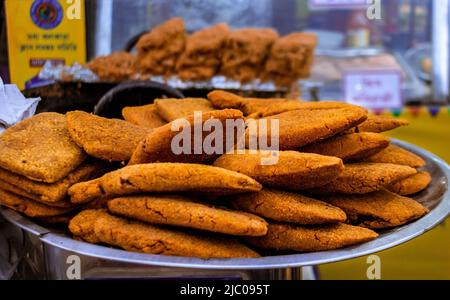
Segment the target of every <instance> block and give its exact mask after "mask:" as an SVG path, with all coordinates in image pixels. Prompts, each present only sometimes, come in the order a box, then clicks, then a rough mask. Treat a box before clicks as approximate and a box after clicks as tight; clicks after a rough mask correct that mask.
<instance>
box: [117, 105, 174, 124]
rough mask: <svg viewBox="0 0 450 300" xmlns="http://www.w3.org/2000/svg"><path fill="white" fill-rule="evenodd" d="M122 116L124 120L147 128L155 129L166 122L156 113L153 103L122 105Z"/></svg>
mask: <svg viewBox="0 0 450 300" xmlns="http://www.w3.org/2000/svg"><path fill="white" fill-rule="evenodd" d="M122 116H123V118H124V119H125V121H127V122H130V123H131V124H134V125H137V126H141V127H145V128H148V129H155V128H158V127H161V126H164V125H166V124H167V122H166V121H164V120H163V119H162V118H161V116H160V115H159V114H158V111H157V109H156V105H155V104H148V105H143V106H133V107H130V106H127V107H124V108H123V109H122Z"/></svg>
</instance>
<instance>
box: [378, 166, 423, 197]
mask: <svg viewBox="0 0 450 300" xmlns="http://www.w3.org/2000/svg"><path fill="white" fill-rule="evenodd" d="M431 181H432V178H431V175H430V173H428V172H419V173H417V174H415V175H412V176H410V177H407V178H405V179H402V180H400V181H397V182H395V183H393V184H391V185H388V186H387V187H386V189H388V190H389V191H391V192H394V193H396V194H399V195H402V196H409V195H414V194H417V193H419V192H421V191H423V190H425V189H426V188H427V187H428V186H429V185H430V183H431Z"/></svg>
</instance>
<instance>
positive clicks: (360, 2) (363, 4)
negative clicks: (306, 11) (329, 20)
mask: <svg viewBox="0 0 450 300" xmlns="http://www.w3.org/2000/svg"><path fill="white" fill-rule="evenodd" d="M308 4H309V8H310V9H358V8H367V7H368V5H369V4H368V3H367V0H309V1H308Z"/></svg>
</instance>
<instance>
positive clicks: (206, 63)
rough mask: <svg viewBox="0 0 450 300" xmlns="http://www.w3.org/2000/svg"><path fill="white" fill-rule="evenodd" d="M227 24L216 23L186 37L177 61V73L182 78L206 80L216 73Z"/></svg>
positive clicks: (227, 31)
mask: <svg viewBox="0 0 450 300" xmlns="http://www.w3.org/2000/svg"><path fill="white" fill-rule="evenodd" d="M229 31H230V29H229V27H228V25H227V24H223V23H222V24H218V25H215V26H213V27H209V28H206V29H203V30H200V31H197V32H195V33H193V34H192V35H191V36H189V37H188V38H187V41H186V49H185V50H184V52H183V54H181V56H180V58H179V59H178V62H177V74H178V76H179V77H180V78H181V79H182V80H193V81H198V80H208V79H210V78H211V77H213V76H214V75H215V74H217V72H218V70H219V67H220V63H221V59H222V47H223V45H224V42H225V41H226V39H227V36H228V34H229Z"/></svg>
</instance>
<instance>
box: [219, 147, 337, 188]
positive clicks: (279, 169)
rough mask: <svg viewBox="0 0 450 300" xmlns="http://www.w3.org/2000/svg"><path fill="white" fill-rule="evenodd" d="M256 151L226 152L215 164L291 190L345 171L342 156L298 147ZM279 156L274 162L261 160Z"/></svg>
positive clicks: (320, 182)
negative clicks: (290, 149)
mask: <svg viewBox="0 0 450 300" xmlns="http://www.w3.org/2000/svg"><path fill="white" fill-rule="evenodd" d="M252 152H253V151H250V150H247V151H246V152H245V154H240V153H235V154H225V155H222V156H221V157H219V158H218V159H217V160H216V161H215V162H214V164H213V165H214V166H216V167H220V168H224V169H228V170H231V171H235V172H239V173H242V174H245V175H247V176H249V177H251V178H253V179H255V180H256V181H258V182H260V183H261V184H263V185H266V186H271V187H278V188H285V189H288V190H307V189H311V188H314V187H318V186H323V185H325V184H327V183H329V182H331V181H332V180H334V179H335V178H336V177H337V176H339V174H340V173H341V172H342V171H343V169H344V165H343V163H342V160H341V159H339V158H337V157H330V156H322V155H317V154H312V153H300V152H295V151H255V153H254V154H253V153H252ZM274 157H276V159H277V161H274V162H276V163H274V164H266V165H264V164H262V162H264V161H265V160H268V159H273V158H274Z"/></svg>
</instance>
